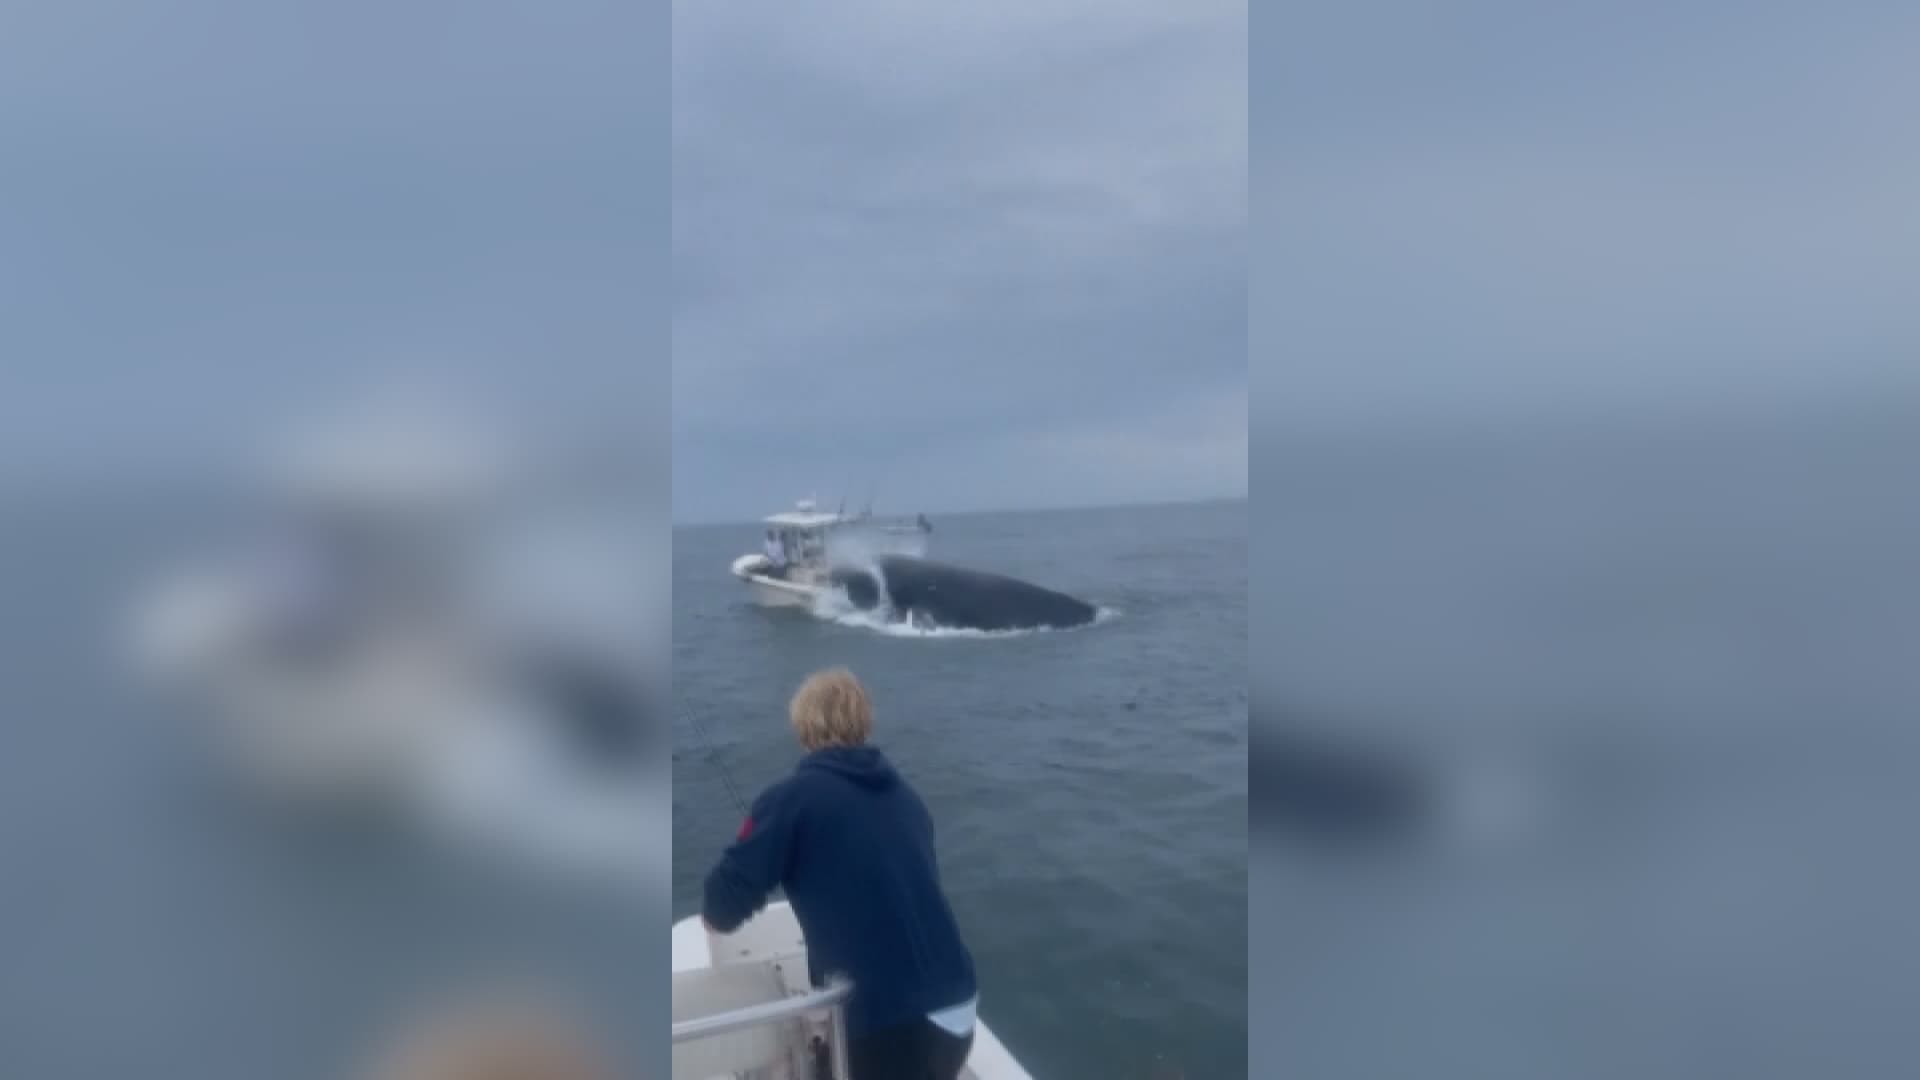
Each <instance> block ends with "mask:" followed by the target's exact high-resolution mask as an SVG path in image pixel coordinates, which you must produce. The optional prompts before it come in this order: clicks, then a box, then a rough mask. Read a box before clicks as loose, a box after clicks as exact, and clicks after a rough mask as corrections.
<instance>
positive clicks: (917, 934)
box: [702, 668, 978, 1080]
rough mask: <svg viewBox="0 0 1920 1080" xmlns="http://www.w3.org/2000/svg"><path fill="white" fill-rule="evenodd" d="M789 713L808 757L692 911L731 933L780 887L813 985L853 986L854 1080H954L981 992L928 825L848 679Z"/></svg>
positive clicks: (821, 684) (826, 676)
mask: <svg viewBox="0 0 1920 1080" xmlns="http://www.w3.org/2000/svg"><path fill="white" fill-rule="evenodd" d="M788 715H789V717H790V718H791V719H792V721H793V730H794V734H795V735H797V736H799V739H800V745H801V746H802V747H803V748H804V749H805V750H806V751H807V754H806V756H805V757H804V758H802V759H801V760H800V764H799V765H798V766H796V767H795V768H794V770H793V773H792V775H790V776H788V777H787V778H786V779H784V780H781V781H780V782H779V783H777V784H774V785H773V786H772V787H770V788H768V789H767V790H766V791H765V792H763V793H762V794H761V796H760V797H759V798H758V799H755V800H754V802H753V808H752V810H751V811H750V812H749V813H748V816H747V820H746V821H745V823H743V824H742V825H741V826H740V833H739V835H738V836H737V837H736V838H735V839H734V842H733V844H732V845H731V846H730V847H728V848H727V850H726V852H725V853H724V854H723V855H721V857H720V864H719V865H718V866H716V867H714V868H713V872H712V873H710V874H708V875H707V886H706V902H705V905H704V910H703V912H702V914H703V915H704V917H705V919H706V921H707V925H708V926H709V927H711V928H713V929H714V930H716V931H719V932H720V933H732V932H733V931H734V930H736V929H738V928H739V927H740V924H742V923H744V922H746V921H747V919H748V918H750V917H751V916H752V915H753V914H754V913H755V912H757V911H759V910H760V909H761V908H762V907H764V906H766V902H767V897H768V896H770V895H771V894H772V893H773V890H774V889H775V888H776V887H779V888H784V889H785V890H786V894H787V901H788V903H790V904H792V905H793V913H794V915H795V917H797V918H798V919H799V921H800V929H801V930H802V932H804V933H805V934H806V938H807V963H808V967H809V968H810V969H811V970H810V975H811V976H812V978H813V981H814V983H815V984H816V985H819V984H822V983H824V981H825V980H826V978H827V976H828V975H830V974H835V973H838V974H844V975H846V976H848V977H850V978H851V979H852V980H853V984H854V990H853V998H852V1000H851V1001H849V1002H848V1005H847V1035H848V1058H849V1062H848V1063H849V1065H850V1066H851V1068H852V1072H853V1080H953V1078H954V1077H957V1076H959V1075H960V1068H961V1066H962V1065H964V1064H965V1063H966V1059H967V1053H968V1051H969V1050H970V1049H971V1048H972V1045H973V1016H974V1008H975V1004H976V1002H977V995H978V992H977V989H976V987H975V985H974V978H973V957H972V956H971V954H969V953H968V952H967V947H966V944H965V943H964V942H962V941H961V940H960V928H959V926H958V925H957V924H956V923H955V922H954V918H953V910H952V909H951V908H950V907H949V906H948V905H947V898H946V895H945V894H944V893H943V892H942V891H941V889H940V867H939V865H938V864H937V863H936V861H935V859H934V854H933V819H932V818H931V817H930V816H929V815H928V814H927V807H926V804H925V803H923V802H921V801H920V796H919V795H918V794H916V793H915V792H914V790H913V788H912V787H911V786H909V785H908V784H907V782H906V780H904V779H902V778H901V776H900V774H899V773H897V772H895V771H894V769H893V766H892V765H890V764H888V762H887V759H886V757H885V756H884V755H882V754H881V753H880V751H879V750H878V749H877V748H875V747H873V746H869V745H867V739H868V737H869V736H870V735H871V734H872V731H873V706H872V704H871V703H870V702H869V701H868V700H867V691H866V689H865V688H864V687H862V686H861V685H860V682H859V680H858V679H855V678H854V677H853V674H852V673H851V672H849V671H847V670H845V669H843V668H836V669H833V670H831V671H823V672H820V673H818V674H816V675H814V676H813V677H811V678H809V679H808V680H807V681H806V682H805V683H804V684H802V685H801V687H800V690H799V691H798V692H797V693H795V694H794V695H793V701H792V703H791V704H790V705H789V706H788Z"/></svg>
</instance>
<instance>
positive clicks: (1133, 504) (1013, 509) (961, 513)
mask: <svg viewBox="0 0 1920 1080" xmlns="http://www.w3.org/2000/svg"><path fill="white" fill-rule="evenodd" d="M1246 501H1247V493H1246V492H1244V491H1242V492H1239V493H1238V494H1233V495H1196V496H1189V497H1182V498H1176V499H1141V500H1130V501H1122V502H1100V503H1070V504H1066V505H1061V506H987V507H974V508H971V509H959V510H921V511H908V512H906V513H904V514H903V515H901V516H912V514H913V513H915V512H918V513H923V514H926V515H927V516H928V517H929V518H931V517H933V516H934V515H936V514H937V515H939V516H941V517H950V518H952V517H985V516H988V515H992V514H1070V513H1079V512H1085V511H1089V510H1150V509H1153V508H1155V507H1174V506H1203V505H1207V504H1210V503H1236V502H1238V503H1244V502H1246ZM768 512H769V513H772V512H774V511H768ZM875 516H876V517H884V516H887V515H881V514H876V515H875ZM760 522H761V519H760V518H724V519H723V518H708V519H674V520H672V521H670V522H669V524H670V525H671V527H673V528H675V529H679V528H709V527H715V526H724V525H758V524H760Z"/></svg>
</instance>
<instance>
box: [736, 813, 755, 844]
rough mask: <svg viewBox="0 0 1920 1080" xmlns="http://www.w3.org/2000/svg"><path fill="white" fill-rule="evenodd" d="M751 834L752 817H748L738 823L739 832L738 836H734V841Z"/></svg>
mask: <svg viewBox="0 0 1920 1080" xmlns="http://www.w3.org/2000/svg"><path fill="white" fill-rule="evenodd" d="M751 835H753V819H752V818H748V819H747V820H745V821H743V822H741V823H740V834H739V835H738V836H735V837H734V840H735V841H736V842H737V841H741V840H745V839H746V838H747V837H749V836H751Z"/></svg>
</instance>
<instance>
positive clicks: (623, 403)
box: [0, 0, 670, 1078]
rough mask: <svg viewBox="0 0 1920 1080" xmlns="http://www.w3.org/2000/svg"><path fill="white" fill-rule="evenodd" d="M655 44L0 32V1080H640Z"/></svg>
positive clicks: (646, 904) (133, 28) (320, 21)
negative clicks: (498, 1073)
mask: <svg viewBox="0 0 1920 1080" xmlns="http://www.w3.org/2000/svg"><path fill="white" fill-rule="evenodd" d="M668 18H669V12H668V9H667V7H666V6H665V5H610V4H600V3H595V2H591V0H562V2H561V3H558V4H546V5H540V6H538V7H537V8H536V7H529V6H526V5H512V4H499V3H490V2H482V3H477V4H459V5H452V4H430V5H424V6H423V5H412V6H409V7H407V8H405V9H404V10H401V9H389V8H384V7H370V6H366V5H355V4H348V5H344V6H343V5H293V6H287V5H277V6H268V7H262V6H259V5H252V4H242V3H227V2H221V0H189V2H187V3H183V4H170V5H165V6H164V7H157V6H152V5H142V4H134V3H120V2H116V0H108V2H107V3H104V4H88V5H80V6H74V5H60V4H27V5H13V6H11V7H9V8H8V9H7V10H6V11H5V12H0V133H4V139H5V143H6V145H7V147H8V150H7V153H6V164H5V166H4V168H3V169H0V356H3V357H4V359H3V360H0V597H4V598H5V604H4V608H0V612H3V613H0V641H3V642H4V648H0V686H4V688H5V693H6V696H7V708H6V710H5V718H4V721H3V722H0V866H3V867H4V879H5V881H6V885H5V886H4V887H3V888H0V951H4V953H5V954H6V956H7V958H8V959H7V963H6V964H5V972H4V973H3V974H0V1073H3V1074H5V1075H8V1076H23V1077H25V1076H33V1077H49V1078H53V1077H122V1076H134V1075H139V1076H160V1077H171V1076H180V1077H196V1078H200V1077H204V1078H217V1077H235V1078H255V1077H266V1076H272V1077H288V1078H298V1077H316V1078H319V1077H328V1078H334V1077H348V1076H371V1075H374V1070H375V1069H376V1068H378V1067H380V1066H379V1063H380V1062H381V1061H382V1060H383V1059H384V1058H385V1057H386V1056H387V1055H389V1054H402V1055H403V1056H405V1055H415V1056H407V1057H406V1061H408V1062H413V1064H405V1063H400V1064H393V1065H392V1068H393V1069H396V1070H399V1071H394V1072H389V1073H383V1074H381V1075H391V1076H394V1077H400V1076H425V1075H435V1076H438V1075H443V1074H442V1073H438V1072H434V1073H428V1072H408V1071H406V1070H409V1069H416V1068H418V1069H424V1068H426V1066H425V1065H421V1064H419V1062H420V1060H422V1059H420V1058H419V1057H418V1056H417V1055H419V1054H425V1055H426V1056H427V1057H433V1056H435V1055H437V1054H438V1053H440V1052H441V1051H439V1050H432V1049H429V1050H415V1051H404V1050H402V1049H401V1047H403V1046H404V1045H407V1044H409V1043H412V1042H415V1041H417V1039H418V1038H425V1039H427V1041H428V1043H429V1044H432V1043H434V1042H436V1041H437V1040H441V1039H443V1038H444V1039H450V1040H452V1041H454V1042H467V1041H470V1039H469V1036H470V1035H471V1029H472V1027H473V1025H474V1024H475V1023H477V1021H474V1020H473V1019H472V1017H471V1016H470V1015H469V1012H468V1010H470V1009H482V1008H484V1009H486V1010H491V1011H490V1012H486V1013H477V1014H473V1015H486V1016H495V1015H506V1016H508V1017H520V1018H523V1019H525V1018H538V1017H551V1020H541V1019H525V1023H526V1024H527V1025H530V1026H529V1027H528V1029H527V1030H529V1031H531V1032H535V1033H542V1032H546V1031H547V1030H548V1028H549V1027H550V1026H551V1027H552V1030H553V1031H554V1032H557V1034H529V1035H528V1036H526V1037H525V1038H520V1039H519V1040H518V1042H517V1043H516V1042H515V1038H516V1036H514V1034H513V1033H514V1032H515V1031H516V1030H517V1029H516V1026H515V1025H516V1024H517V1023H519V1022H520V1021H513V1022H507V1023H491V1024H481V1027H482V1029H483V1031H484V1032H488V1033H491V1035H493V1036H499V1037H500V1038H499V1039H497V1040H496V1042H495V1043H492V1044H486V1043H484V1041H483V1043H482V1044H481V1045H480V1046H479V1048H477V1049H470V1052H471V1053H474V1054H477V1055H479V1056H480V1057H481V1058H482V1059H484V1060H496V1059H501V1058H503V1057H504V1056H506V1055H508V1054H510V1053H518V1052H523V1051H524V1052H529V1053H531V1052H534V1051H533V1050H529V1049H527V1048H528V1047H530V1046H533V1045H534V1044H536V1043H543V1042H548V1043H550V1042H556V1041H557V1042H561V1043H565V1042H568V1041H570V1040H575V1039H577V1040H582V1041H584V1043H585V1044H586V1045H587V1046H589V1047H590V1048H591V1049H590V1050H587V1051H583V1053H586V1054H587V1056H588V1057H590V1058H593V1059H596V1060H598V1062H599V1063H600V1065H599V1067H600V1068H601V1069H602V1070H603V1071H602V1072H601V1073H600V1074H599V1075H619V1076H633V1075H648V1074H649V1072H648V1070H649V1069H650V1068H651V1067H652V1064H653V1063H654V1062H655V1061H664V1056H665V1039H664V1032H663V1031H662V1030H661V1027H662V1025H661V1021H663V1020H664V1018H665V1015H666V1004H667V1003H666V997H667V994H666V986H667V980H666V978H665V973H666V952H667V934H666V929H667V913H668V905H667V870H666V859H667V854H666V853H667V848H668V845H669V842H670V841H669V834H668V819H669V816H670V808H669V803H668V796H667V792H666V783H665V776H666V770H667V768H668V764H667V758H666V751H667V747H668V746H669V737H668V736H667V735H666V734H665V732H664V729H662V728H661V727H659V726H657V725H659V724H660V723H661V720H660V717H661V713H660V712H659V710H658V708H657V705H656V702H657V699H658V696H659V695H660V694H662V693H664V690H665V688H666V685H667V682H668V673H667V668H666V660H665V655H664V648H665V596H666V590H667V586H666V577H665V575H666V572H667V563H666V549H667V543H668V541H667V537H666V498H667V483H668V480H667V473H666V467H667V466H666V451H665V439H666V436H667V430H668V417H667V409H668V404H667V402H668V396H667V395H668V392H669V391H668V363H669V356H668V348H669V343H668V316H667V309H666V307H665V300H666V296H667V273H668V268H667V263H666V251H667V231H668V225H667V222H668V218H667V209H668V199H669V187H668V176H667V172H666V163H667V153H668V151H667V137H668V129H667V122H668V113H667V109H668V96H669V86H668V82H667V68H668V64H669V55H668V37H667V24H668ZM441 1020H445V1021H446V1022H447V1023H449V1024H452V1025H453V1027H451V1028H446V1029H438V1028H436V1029H435V1030H445V1031H451V1032H454V1034H450V1035H444V1036H443V1035H434V1034H429V1035H420V1034H419V1032H420V1031H421V1030H423V1029H421V1028H420V1025H423V1024H427V1023H429V1022H434V1023H438V1022H439V1021H441ZM462 1031H465V1032H467V1033H468V1034H465V1035H463V1034H459V1033H460V1032H462ZM568 1032H578V1034H577V1035H574V1034H567V1033H568ZM503 1033H504V1034H503ZM516 1046H517V1047H519V1049H515V1047H516ZM449 1052H450V1051H449ZM650 1055H651V1056H650ZM396 1060H397V1059H396ZM581 1068H582V1069H584V1068H586V1066H581ZM444 1075H454V1074H444ZM459 1075H466V1074H459ZM553 1075H574V1073H554V1074H553ZM578 1075H583V1076H584V1075H595V1074H594V1073H591V1072H584V1071H581V1072H578Z"/></svg>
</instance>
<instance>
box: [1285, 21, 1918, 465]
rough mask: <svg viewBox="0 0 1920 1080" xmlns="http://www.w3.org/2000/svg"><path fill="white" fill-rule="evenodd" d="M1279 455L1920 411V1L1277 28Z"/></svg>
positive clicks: (1306, 23) (1300, 23)
mask: <svg viewBox="0 0 1920 1080" xmlns="http://www.w3.org/2000/svg"><path fill="white" fill-rule="evenodd" d="M1254 32H1255V35H1256V40H1255V54H1256V57H1257V59H1256V61H1255V64H1254V75H1253V84H1252V97H1253V101H1254V109H1253V116H1254V125H1255V128H1254V138H1253V142H1254V145H1255V146H1256V147H1257V150H1256V158H1255V161H1254V169H1255V173H1256V175H1257V176H1258V177H1259V178H1260V186H1259V188H1258V189H1257V192H1256V196H1255V197H1256V198H1257V199H1258V201H1259V207H1260V213H1259V214H1258V215H1257V218H1256V222H1257V233H1256V244H1257V247H1256V249H1255V250H1256V251H1258V252H1259V256H1258V258H1256V260H1255V265H1256V273H1255V275H1254V279H1253V295H1254V297H1255V304H1254V329H1253V340H1252V344H1253V350H1254V356H1255V357H1256V362H1255V369H1256V375H1255V378H1256V380H1257V381H1258V390H1259V394H1258V401H1259V411H1258V412H1257V413H1256V417H1255V420H1256V426H1257V427H1258V429H1259V430H1260V432H1261V438H1262V439H1263V440H1264V439H1265V437H1266V435H1267V433H1268V432H1269V431H1270V430H1271V431H1275V432H1279V431H1286V430H1300V429H1310V428H1328V427H1346V428H1349V429H1358V428H1361V427H1370V428H1372V429H1374V430H1378V429H1379V427H1380V426H1381V425H1392V424H1401V423H1405V422H1408V421H1410V420H1414V419H1418V420H1420V421H1421V422H1426V423H1431V422H1435V421H1441V420H1445V419H1447V418H1453V420H1454V421H1457V420H1459V419H1460V418H1463V417H1501V418H1510V417H1513V416H1517V415H1531V416H1552V415H1554V414H1555V413H1556V412H1557V411H1559V410H1563V409H1566V408H1569V407H1578V408H1581V409H1587V408H1591V407H1593V406H1594V405H1595V404H1596V403H1608V405H1609V407H1610V408H1613V409H1624V410H1626V411H1628V412H1639V411H1642V410H1644V409H1646V408H1648V407H1650V406H1651V405H1652V404H1653V403H1655V402H1665V403H1668V404H1672V403H1675V402H1688V401H1691V402H1696V403H1701V404H1705V403H1707V402H1710V401H1713V400H1716V399H1726V398H1730V397H1738V398H1745V399H1748V400H1755V399H1773V400H1776V401H1791V400H1793V399H1794V398H1796V397H1797V396H1799V395H1803V394H1806V393H1807V392H1809V391H1810V390H1813V389H1816V388H1817V389H1818V390H1820V391H1821V392H1823V393H1834V394H1854V395H1862V396H1866V395H1879V394H1884V393H1885V392H1886V391H1888V390H1889V389H1894V388H1899V389H1902V390H1904V391H1910V390H1911V388H1912V384H1913V380H1914V376H1916V375H1920V356H1916V353H1920V303H1916V298H1917V297H1920V202H1917V201H1916V200H1920V194H1916V193H1920V126H1917V125H1916V122H1915V120H1916V116H1920V63H1916V58H1917V57H1920V5H1915V4H1912V3H1899V2H1893V0H1868V2H1861V3H1846V4H1839V5H1818V4H1804V3H1781V2H1777V0H1752V2H1749V0H1708V2H1704V3H1685V4H1670V3H1655V2H1652V0H1627V2H1621V3H1596V4H1552V3H1546V4H1543V3H1536V2H1532V0H1460V2H1454V3H1427V2H1417V0H1353V2H1350V3H1319V4H1306V5H1290V6H1288V7H1287V8H1286V13H1285V14H1284V15H1283V16H1280V15H1277V16H1276V17H1274V18H1262V19H1256V20H1255V27H1254Z"/></svg>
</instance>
